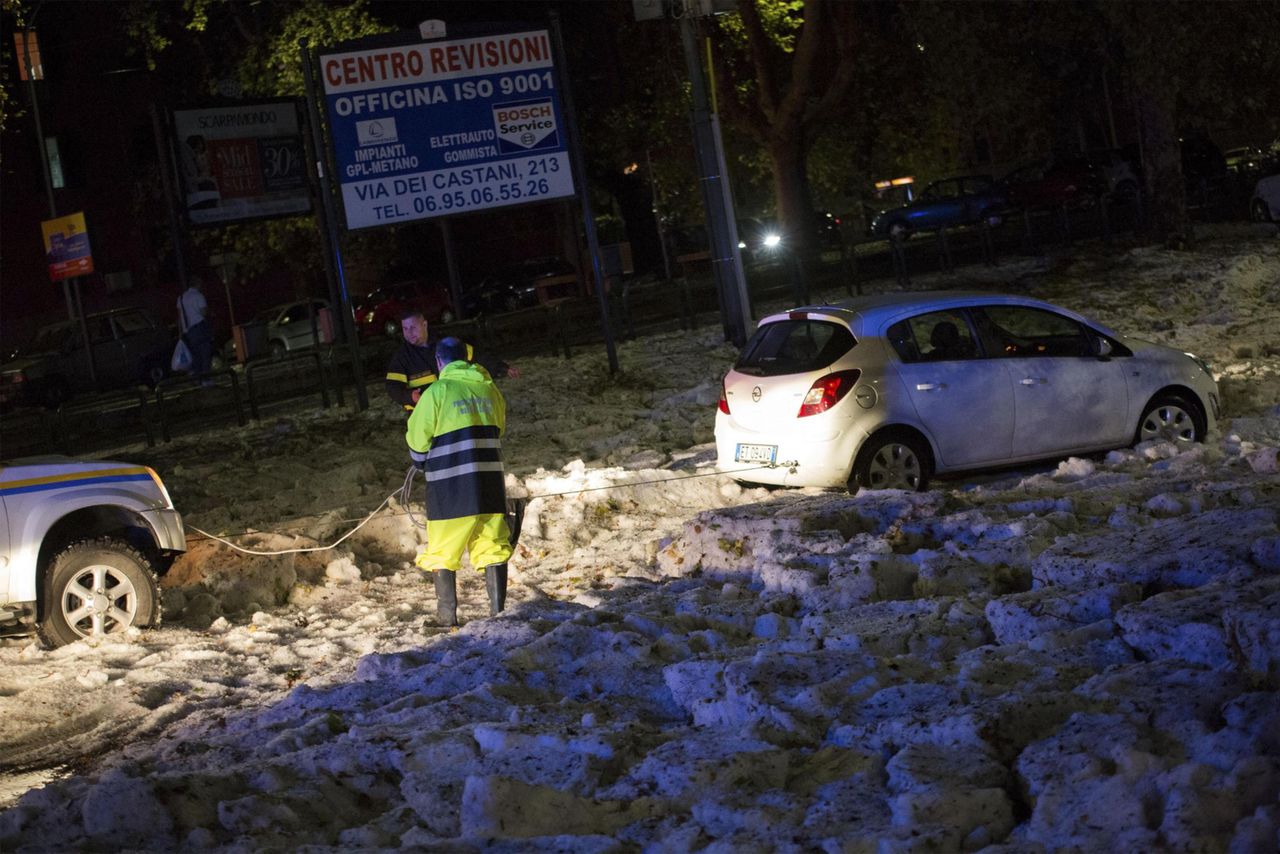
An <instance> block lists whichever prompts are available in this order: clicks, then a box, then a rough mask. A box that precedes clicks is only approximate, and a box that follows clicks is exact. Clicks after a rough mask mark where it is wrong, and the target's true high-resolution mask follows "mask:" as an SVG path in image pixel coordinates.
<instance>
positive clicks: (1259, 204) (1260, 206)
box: [1250, 199, 1271, 222]
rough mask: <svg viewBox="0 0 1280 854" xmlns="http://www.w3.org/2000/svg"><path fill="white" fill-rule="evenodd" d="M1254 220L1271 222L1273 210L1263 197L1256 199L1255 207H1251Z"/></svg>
mask: <svg viewBox="0 0 1280 854" xmlns="http://www.w3.org/2000/svg"><path fill="white" fill-rule="evenodd" d="M1250 214H1251V215H1252V216H1253V221H1254V222H1271V211H1270V210H1269V209H1268V208H1267V203H1266V202H1264V201H1263V200H1262V199H1254V200H1253V207H1252V208H1251V209H1250Z"/></svg>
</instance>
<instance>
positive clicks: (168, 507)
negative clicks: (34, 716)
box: [0, 457, 186, 646]
mask: <svg viewBox="0 0 1280 854" xmlns="http://www.w3.org/2000/svg"><path fill="white" fill-rule="evenodd" d="M185 549H186V536H185V534H184V532H183V527H182V517H181V516H180V515H179V514H178V511H177V510H175V509H174V506H173V502H172V500H170V498H169V492H168V490H166V489H165V486H164V483H163V482H162V481H161V480H160V476H159V475H157V474H156V473H155V471H153V470H152V469H150V468H146V467H144V466H136V465H131V464H129V463H120V462H109V461H83V460H73V459H71V458H69V457H42V458H39V459H30V460H16V461H14V462H12V463H6V464H5V465H4V466H3V467H0V634H3V635H10V634H24V633H29V632H30V631H31V630H32V629H36V630H38V631H39V633H40V637H41V638H42V639H43V640H44V641H45V643H47V644H48V645H49V646H62V645H64V644H69V643H74V642H75V641H78V640H81V639H82V638H101V637H103V636H104V635H109V634H115V633H118V632H123V631H125V630H126V629H129V628H132V627H135V626H136V627H139V628H145V627H147V626H154V625H158V624H159V623H160V593H159V590H158V582H157V575H159V574H162V573H163V572H164V571H165V570H167V569H168V567H169V565H170V563H172V560H173V556H174V555H176V554H177V553H178V552H181V551H184V550H185Z"/></svg>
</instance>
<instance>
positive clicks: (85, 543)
mask: <svg viewBox="0 0 1280 854" xmlns="http://www.w3.org/2000/svg"><path fill="white" fill-rule="evenodd" d="M43 614H44V616H43V618H42V620H41V622H40V637H41V638H42V639H43V640H44V642H45V643H47V644H48V645H49V646H62V645H64V644H68V643H74V642H75V641H78V640H82V639H84V638H101V637H103V636H105V635H109V634H113V633H116V632H123V631H124V630H126V629H128V628H129V627H130V626H138V627H144V626H154V625H158V624H159V623H160V599H159V596H158V595H157V582H156V573H155V569H154V568H153V567H152V565H151V562H150V561H149V560H148V559H147V558H146V556H145V555H143V554H142V552H140V551H138V550H137V549H135V548H134V547H132V546H130V545H129V544H127V543H125V542H123V541H120V540H115V539H111V538H102V539H96V540H80V541H79V542H75V543H72V544H71V545H69V546H67V547H66V548H65V549H63V550H62V551H61V552H59V553H58V555H57V557H55V558H54V559H53V561H52V562H51V563H50V565H49V569H48V572H47V573H46V575H45V599H44V607H43Z"/></svg>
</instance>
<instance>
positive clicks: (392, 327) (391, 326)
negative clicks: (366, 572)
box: [382, 320, 400, 338]
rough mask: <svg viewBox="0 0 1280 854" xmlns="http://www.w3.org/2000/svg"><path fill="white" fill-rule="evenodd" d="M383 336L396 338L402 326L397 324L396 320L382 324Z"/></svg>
mask: <svg viewBox="0 0 1280 854" xmlns="http://www.w3.org/2000/svg"><path fill="white" fill-rule="evenodd" d="M382 334H383V335H385V336H387V337H388V338H395V337H396V336H397V335H399V334H400V324H398V323H396V322H395V321H394V320H388V321H387V322H386V323H384V324H382Z"/></svg>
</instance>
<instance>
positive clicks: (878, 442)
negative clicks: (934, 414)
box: [854, 436, 929, 491]
mask: <svg viewBox="0 0 1280 854" xmlns="http://www.w3.org/2000/svg"><path fill="white" fill-rule="evenodd" d="M854 480H855V482H856V484H857V485H858V486H864V487H866V488H867V489H906V490H911V491H922V490H924V489H925V488H926V487H927V486H928V483H929V471H928V457H926V455H925V453H924V451H922V450H921V449H920V447H919V445H918V443H917V442H916V440H915V439H912V438H910V437H907V436H885V437H881V438H877V439H872V440H871V441H870V442H869V443H868V444H867V445H866V446H865V447H864V448H863V449H862V452H861V453H860V454H858V461H857V463H856V464H855V466H854Z"/></svg>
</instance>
